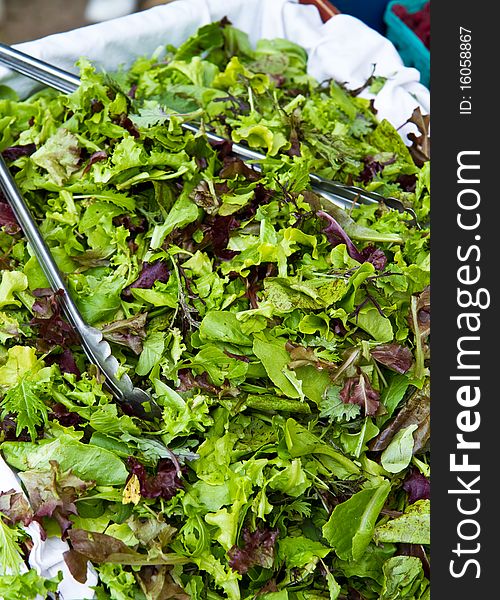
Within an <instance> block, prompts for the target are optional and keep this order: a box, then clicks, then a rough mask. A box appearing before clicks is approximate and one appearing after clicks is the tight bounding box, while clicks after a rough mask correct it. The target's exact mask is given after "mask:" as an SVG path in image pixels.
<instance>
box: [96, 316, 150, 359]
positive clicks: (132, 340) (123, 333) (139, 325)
mask: <svg viewBox="0 0 500 600" xmlns="http://www.w3.org/2000/svg"><path fill="white" fill-rule="evenodd" d="M147 316H148V315H147V313H140V314H138V315H135V316H134V317H130V318H129V319H122V320H120V321H115V322H114V323H109V324H108V325H106V326H105V327H103V328H102V335H103V337H104V339H106V340H108V342H113V343H115V344H120V345H121V346H125V347H127V348H130V349H131V350H132V351H133V352H135V354H138V355H139V354H140V353H141V352H142V342H143V340H144V339H145V338H146V329H145V326H146V318H147Z"/></svg>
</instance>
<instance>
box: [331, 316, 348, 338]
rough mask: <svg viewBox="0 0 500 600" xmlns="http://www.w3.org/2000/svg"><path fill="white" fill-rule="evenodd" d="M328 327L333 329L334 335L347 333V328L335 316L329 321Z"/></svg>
mask: <svg viewBox="0 0 500 600" xmlns="http://www.w3.org/2000/svg"><path fill="white" fill-rule="evenodd" d="M330 329H331V330H332V331H333V333H335V335H338V336H340V337H344V335H346V334H347V329H346V328H345V326H344V323H342V321H341V319H339V318H335V319H332V320H331V321H330Z"/></svg>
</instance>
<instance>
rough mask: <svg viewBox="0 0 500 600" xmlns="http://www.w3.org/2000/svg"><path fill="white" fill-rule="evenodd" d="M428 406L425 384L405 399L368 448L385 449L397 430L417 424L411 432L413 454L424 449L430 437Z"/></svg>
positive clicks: (379, 450)
mask: <svg viewBox="0 0 500 600" xmlns="http://www.w3.org/2000/svg"><path fill="white" fill-rule="evenodd" d="M430 408H431V402H430V394H429V386H428V385H425V386H424V387H423V388H422V389H421V390H418V389H417V390H416V391H415V392H414V393H413V394H412V395H411V396H410V397H409V398H408V399H407V400H406V402H405V404H404V406H403V408H402V409H401V410H400V411H399V413H398V414H397V416H396V417H395V418H394V419H393V420H392V421H391V422H390V423H389V424H388V425H387V427H386V428H385V429H383V430H382V431H381V432H380V433H379V434H378V435H377V437H375V438H374V439H373V440H372V441H371V442H370V444H369V447H370V450H372V451H373V452H381V451H382V450H385V449H386V448H387V446H388V445H389V444H390V443H391V440H392V438H393V437H394V436H395V435H396V433H397V432H398V431H400V430H401V429H405V428H406V427H409V426H410V425H417V429H416V430H415V431H414V432H413V454H418V453H419V452H422V451H424V450H425V449H426V447H427V444H428V442H429V439H430Z"/></svg>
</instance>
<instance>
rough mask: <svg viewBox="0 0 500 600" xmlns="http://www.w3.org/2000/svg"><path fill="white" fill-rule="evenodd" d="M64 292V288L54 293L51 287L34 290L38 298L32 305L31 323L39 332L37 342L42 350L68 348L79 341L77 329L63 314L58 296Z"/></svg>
mask: <svg viewBox="0 0 500 600" xmlns="http://www.w3.org/2000/svg"><path fill="white" fill-rule="evenodd" d="M63 294H64V292H63V291H62V290H58V291H57V292H55V293H54V292H53V291H52V290H51V289H49V288H38V289H36V290H34V292H33V295H34V296H35V297H36V298H37V299H36V300H35V302H34V304H33V306H32V311H33V313H34V316H33V318H32V319H31V321H30V323H29V324H30V325H31V327H33V328H34V329H35V330H36V332H37V334H38V338H37V340H36V344H37V347H38V349H39V350H40V351H41V352H49V351H50V350H52V349H53V348H55V347H56V346H60V347H61V348H67V347H68V346H73V345H74V344H77V343H78V337H77V335H76V333H75V331H74V330H73V328H72V327H71V325H70V324H69V323H68V322H67V321H65V320H64V319H63V318H62V316H61V307H60V305H59V302H58V300H57V298H58V296H62V295H63ZM67 358H68V357H66V359H67Z"/></svg>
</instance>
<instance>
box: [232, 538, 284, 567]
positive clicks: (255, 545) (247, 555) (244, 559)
mask: <svg viewBox="0 0 500 600" xmlns="http://www.w3.org/2000/svg"><path fill="white" fill-rule="evenodd" d="M278 535H279V530H278V529H256V530H255V531H254V532H252V533H251V532H250V531H249V530H248V529H246V528H245V529H243V547H242V548H240V547H238V546H236V545H235V546H233V547H232V548H231V549H230V550H229V552H228V556H229V566H230V567H231V568H232V569H234V570H235V571H238V573H241V574H242V575H244V574H245V573H246V572H247V571H248V570H249V569H251V568H252V567H255V566H260V567H264V568H266V569H270V568H271V567H272V566H273V562H274V554H275V546H276V540H277V539H278Z"/></svg>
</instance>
